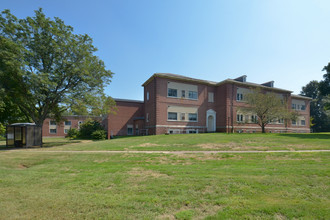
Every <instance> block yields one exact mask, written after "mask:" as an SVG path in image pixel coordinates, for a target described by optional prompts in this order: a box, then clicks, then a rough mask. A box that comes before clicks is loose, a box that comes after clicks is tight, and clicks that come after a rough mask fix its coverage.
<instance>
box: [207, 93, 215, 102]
mask: <svg viewBox="0 0 330 220" xmlns="http://www.w3.org/2000/svg"><path fill="white" fill-rule="evenodd" d="M208 99H209V100H208V101H209V102H214V93H213V92H209V96H208Z"/></svg>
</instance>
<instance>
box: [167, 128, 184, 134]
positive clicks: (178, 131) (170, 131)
mask: <svg viewBox="0 0 330 220" xmlns="http://www.w3.org/2000/svg"><path fill="white" fill-rule="evenodd" d="M167 132H168V133H169V134H180V133H181V131H180V129H168V130H167Z"/></svg>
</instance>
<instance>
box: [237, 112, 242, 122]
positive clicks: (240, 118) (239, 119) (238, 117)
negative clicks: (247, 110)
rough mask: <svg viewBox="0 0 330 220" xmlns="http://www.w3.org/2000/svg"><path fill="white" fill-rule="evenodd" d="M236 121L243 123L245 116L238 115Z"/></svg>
mask: <svg viewBox="0 0 330 220" xmlns="http://www.w3.org/2000/svg"><path fill="white" fill-rule="evenodd" d="M236 120H237V122H243V115H241V114H237V115H236Z"/></svg>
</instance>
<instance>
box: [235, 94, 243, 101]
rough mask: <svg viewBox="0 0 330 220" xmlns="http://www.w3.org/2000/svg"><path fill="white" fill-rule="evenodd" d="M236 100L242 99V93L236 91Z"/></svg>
mask: <svg viewBox="0 0 330 220" xmlns="http://www.w3.org/2000/svg"><path fill="white" fill-rule="evenodd" d="M236 100H237V101H242V100H243V94H242V93H237V94H236Z"/></svg>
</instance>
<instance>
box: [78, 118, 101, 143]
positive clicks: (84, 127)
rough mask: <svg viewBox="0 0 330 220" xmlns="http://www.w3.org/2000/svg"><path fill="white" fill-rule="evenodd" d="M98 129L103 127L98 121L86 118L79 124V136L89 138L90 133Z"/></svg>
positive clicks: (90, 136)
mask: <svg viewBox="0 0 330 220" xmlns="http://www.w3.org/2000/svg"><path fill="white" fill-rule="evenodd" d="M98 130H103V127H102V125H101V124H100V122H98V121H95V120H92V119H87V120H86V121H85V122H84V123H82V124H81V125H80V130H79V137H80V138H85V139H91V138H92V133H93V132H94V131H98Z"/></svg>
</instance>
